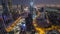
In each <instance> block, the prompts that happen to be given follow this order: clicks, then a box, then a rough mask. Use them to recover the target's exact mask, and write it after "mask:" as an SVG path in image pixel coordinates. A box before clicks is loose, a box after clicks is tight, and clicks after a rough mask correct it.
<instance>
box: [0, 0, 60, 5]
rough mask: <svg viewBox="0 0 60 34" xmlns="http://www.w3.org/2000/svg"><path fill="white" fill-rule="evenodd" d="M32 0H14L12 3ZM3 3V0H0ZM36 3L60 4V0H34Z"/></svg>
mask: <svg viewBox="0 0 60 34" xmlns="http://www.w3.org/2000/svg"><path fill="white" fill-rule="evenodd" d="M29 2H30V0H12V4H13V5H16V4H28V5H29ZM0 4H1V0H0ZM34 4H60V0H34Z"/></svg>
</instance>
